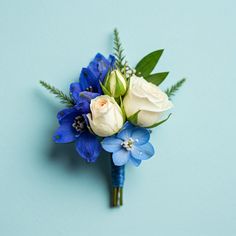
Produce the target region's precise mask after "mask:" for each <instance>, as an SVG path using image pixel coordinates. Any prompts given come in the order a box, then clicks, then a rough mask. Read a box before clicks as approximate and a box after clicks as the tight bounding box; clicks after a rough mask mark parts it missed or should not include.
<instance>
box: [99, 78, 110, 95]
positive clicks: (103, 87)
mask: <svg viewBox="0 0 236 236" xmlns="http://www.w3.org/2000/svg"><path fill="white" fill-rule="evenodd" d="M99 83H100V85H101V88H102V91H103V93H104V94H105V95H108V96H111V93H110V92H109V91H108V90H107V88H106V87H105V86H104V85H103V84H102V82H101V81H99Z"/></svg>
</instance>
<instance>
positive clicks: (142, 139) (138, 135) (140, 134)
mask: <svg viewBox="0 0 236 236" xmlns="http://www.w3.org/2000/svg"><path fill="white" fill-rule="evenodd" d="M131 138H132V139H133V140H134V141H135V142H136V143H137V144H138V145H142V144H145V143H147V142H148V141H149V139H150V132H149V131H148V130H147V129H144V128H134V129H133V132H132V134H131Z"/></svg>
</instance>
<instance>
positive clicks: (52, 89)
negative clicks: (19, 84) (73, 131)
mask: <svg viewBox="0 0 236 236" xmlns="http://www.w3.org/2000/svg"><path fill="white" fill-rule="evenodd" d="M39 83H40V84H41V85H42V86H43V87H44V88H45V89H47V90H48V91H49V92H50V93H52V94H54V95H55V96H56V98H59V99H60V101H61V103H63V104H65V105H67V106H68V107H72V106H74V105H75V102H74V101H73V99H72V98H71V97H70V96H68V95H66V94H65V93H63V92H62V91H60V90H59V89H57V88H55V87H54V86H52V85H50V84H48V83H46V82H45V81H42V80H40V81H39Z"/></svg>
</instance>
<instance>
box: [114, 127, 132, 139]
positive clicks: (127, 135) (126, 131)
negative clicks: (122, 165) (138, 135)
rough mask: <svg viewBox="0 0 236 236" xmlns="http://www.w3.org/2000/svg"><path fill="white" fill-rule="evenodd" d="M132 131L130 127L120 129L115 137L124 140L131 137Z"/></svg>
mask: <svg viewBox="0 0 236 236" xmlns="http://www.w3.org/2000/svg"><path fill="white" fill-rule="evenodd" d="M132 131H133V130H132V128H127V129H122V130H121V131H120V132H119V133H118V134H117V138H120V139H122V140H124V141H125V140H127V139H129V138H130V137H131V134H132Z"/></svg>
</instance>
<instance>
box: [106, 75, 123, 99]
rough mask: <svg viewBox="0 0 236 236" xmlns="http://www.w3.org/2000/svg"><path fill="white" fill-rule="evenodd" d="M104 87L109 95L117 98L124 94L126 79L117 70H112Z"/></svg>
mask: <svg viewBox="0 0 236 236" xmlns="http://www.w3.org/2000/svg"><path fill="white" fill-rule="evenodd" d="M105 87H106V89H107V90H108V91H109V92H110V93H111V96H112V97H114V98H118V97H120V96H123V95H124V94H125V92H126V89H127V83H126V79H125V78H124V76H123V75H122V74H121V72H120V71H119V70H113V71H112V72H111V73H110V75H109V76H108V77H107V79H106V81H105Z"/></svg>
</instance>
